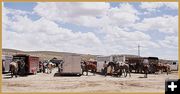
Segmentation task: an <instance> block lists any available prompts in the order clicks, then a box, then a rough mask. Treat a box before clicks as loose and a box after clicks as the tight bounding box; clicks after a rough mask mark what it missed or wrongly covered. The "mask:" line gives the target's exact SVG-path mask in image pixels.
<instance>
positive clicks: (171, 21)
mask: <svg viewBox="0 0 180 94" xmlns="http://www.w3.org/2000/svg"><path fill="white" fill-rule="evenodd" d="M133 27H134V28H135V29H137V30H140V31H159V32H162V33H167V34H173V33H175V34H176V33H177V32H178V16H167V15H165V16H160V17H154V18H145V19H143V20H142V21H141V22H139V23H136V24H134V25H133Z"/></svg>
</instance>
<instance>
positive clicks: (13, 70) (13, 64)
mask: <svg viewBox="0 0 180 94" xmlns="http://www.w3.org/2000/svg"><path fill="white" fill-rule="evenodd" d="M18 69H19V68H18V63H17V62H11V63H10V64H9V71H10V72H11V77H13V76H14V75H15V77H17V74H18Z"/></svg>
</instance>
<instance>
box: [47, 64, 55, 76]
mask: <svg viewBox="0 0 180 94" xmlns="http://www.w3.org/2000/svg"><path fill="white" fill-rule="evenodd" d="M53 66H54V64H53V63H52V62H49V63H48V64H47V73H48V74H49V73H52V69H53Z"/></svg>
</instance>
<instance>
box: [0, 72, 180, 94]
mask: <svg viewBox="0 0 180 94" xmlns="http://www.w3.org/2000/svg"><path fill="white" fill-rule="evenodd" d="M56 71H57V69H54V70H53V73H52V74H44V73H38V74H36V75H29V76H27V77H18V78H9V75H8V74H3V78H2V84H3V86H2V92H163V91H164V84H165V83H164V82H165V79H168V78H169V79H175V78H178V73H177V72H173V73H171V74H170V75H166V74H165V73H164V74H158V75H157V74H149V75H148V78H143V76H144V75H143V74H134V73H133V74H131V77H129V76H128V77H127V78H124V77H120V78H117V77H111V76H107V77H104V76H101V75H96V76H93V75H92V74H90V75H89V76H81V77H54V73H55V72H56Z"/></svg>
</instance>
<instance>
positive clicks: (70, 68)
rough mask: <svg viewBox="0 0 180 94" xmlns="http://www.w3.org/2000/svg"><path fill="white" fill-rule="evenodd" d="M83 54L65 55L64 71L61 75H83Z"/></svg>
mask: <svg viewBox="0 0 180 94" xmlns="http://www.w3.org/2000/svg"><path fill="white" fill-rule="evenodd" d="M80 62H81V56H80V55H71V56H66V57H64V63H63V65H62V71H61V73H60V75H75V76H81V64H80Z"/></svg>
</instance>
